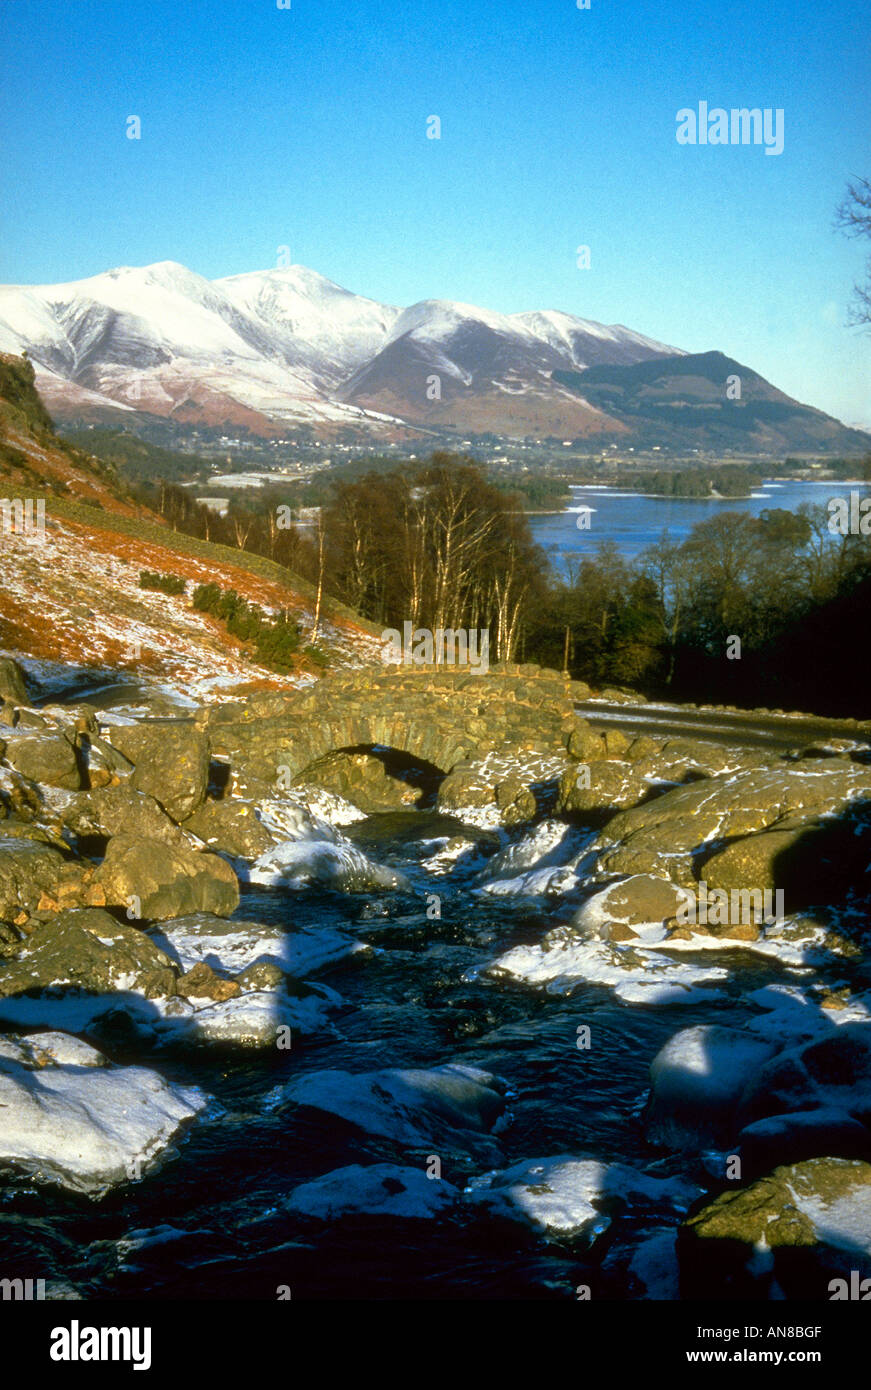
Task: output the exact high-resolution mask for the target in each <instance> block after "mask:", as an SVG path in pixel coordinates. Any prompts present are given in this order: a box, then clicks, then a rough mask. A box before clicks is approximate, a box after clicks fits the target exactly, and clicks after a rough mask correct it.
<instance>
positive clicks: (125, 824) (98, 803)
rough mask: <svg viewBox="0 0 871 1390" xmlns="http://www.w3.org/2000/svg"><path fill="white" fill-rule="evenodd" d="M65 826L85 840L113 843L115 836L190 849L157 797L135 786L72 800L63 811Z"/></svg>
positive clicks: (93, 793)
mask: <svg viewBox="0 0 871 1390" xmlns="http://www.w3.org/2000/svg"><path fill="white" fill-rule="evenodd" d="M62 814H63V820H64V824H65V825H66V826H68V828H69V829H70V830H72V831H73V833H74V834H75V835H77V836H79V837H80V838H83V839H91V838H93V839H97V840H111V839H112V838H113V836H115V835H128V836H134V837H137V838H140V839H143V840H160V841H161V842H162V843H164V844H167V845H182V846H186V845H189V841H188V840H187V839H186V838H185V836H184V834H183V833H182V831H181V830H179V828H178V826H177V825H175V824H174V823H173V822H172V821H171V820H170V818H169V816H168V815H167V814H166V812H165V811H164V810H163V808H162V807H161V806H160V805H159V803H158V802H157V801H155V799H154V797H152V796H147V795H146V794H145V793H144V792H139V791H135V790H134V788H133V787H131V786H126V785H125V786H119V787H100V788H98V789H97V790H95V791H88V792H80V793H79V795H78V796H74V797H70V800H69V801H68V802H67V804H66V806H64V808H63V812H62Z"/></svg>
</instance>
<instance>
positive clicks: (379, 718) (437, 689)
mask: <svg viewBox="0 0 871 1390" xmlns="http://www.w3.org/2000/svg"><path fill="white" fill-rule="evenodd" d="M589 693H590V691H589V687H588V686H586V685H583V684H582V683H580V682H577V681H570V680H569V679H568V677H563V676H562V675H561V674H560V673H559V672H557V671H549V670H541V669H540V668H539V667H537V666H514V665H512V666H498V667H491V669H490V670H489V671H488V672H486V673H481V674H473V673H471V672H470V671H469V670H468V668H466V669H464V668H462V667H456V668H453V667H445V666H441V667H435V668H433V667H427V668H423V669H421V668H418V669H412V670H408V669H407V668H399V669H398V670H397V669H395V668H394V669H390V668H388V669H387V670H385V669H384V668H382V667H377V668H367V669H365V670H362V671H353V672H342V673H337V674H332V675H328V676H326V677H324V678H323V679H322V680H320V681H318V683H317V684H316V685H314V686H308V687H306V688H305V689H303V690H298V691H289V692H286V691H282V692H265V693H261V694H256V695H252V696H250V697H248V698H247V699H245V700H240V701H233V702H230V703H226V704H222V705H218V706H212V707H209V708H205V709H203V710H201V711H200V713H199V714H198V716H197V722H198V723H200V724H203V725H205V726H206V727H207V728H208V732H209V736H210V740H211V746H212V751H213V752H214V753H217V754H222V755H224V756H229V758H230V760H231V762H232V763H233V764H235V765H236V766H237V767H239V768H242V769H244V771H245V773H246V774H247V775H248V776H249V777H255V778H257V779H258V780H260V781H262V782H266V783H269V784H271V785H273V786H274V785H275V783H276V781H279V782H280V783H282V784H283V785H285V786H286V785H289V783H290V782H291V781H293V780H294V779H296V778H298V777H299V776H300V774H302V773H304V772H305V770H306V769H307V768H309V767H311V765H312V764H313V763H316V762H318V761H320V760H321V759H322V758H325V757H327V756H328V755H329V754H331V753H336V752H339V751H341V750H344V749H358V748H368V747H372V746H379V747H384V748H390V749H395V750H397V751H399V752H402V753H406V754H409V755H410V756H411V757H412V758H414V759H415V760H419V761H421V762H423V763H429V764H432V765H433V766H434V767H435V768H437V769H438V770H439V771H440V772H442V773H449V772H450V771H451V770H452V769H454V768H456V767H457V765H458V764H461V763H466V762H469V761H474V760H476V759H479V758H482V757H484V756H485V755H486V754H487V753H489V752H492V751H496V750H499V749H507V748H511V749H512V750H521V749H526V750H530V751H532V752H536V753H544V754H547V753H558V752H562V753H564V752H565V750H566V746H567V742H568V739H569V737H570V736H571V734H572V731H573V730H575V729H577V728H578V727H579V726H580V725H581V724H582V721H580V720H578V719H577V717H576V715H575V712H574V702H575V700H578V699H583V698H584V697H585V696H588V695H589Z"/></svg>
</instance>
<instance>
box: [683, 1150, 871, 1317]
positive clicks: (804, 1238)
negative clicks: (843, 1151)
mask: <svg viewBox="0 0 871 1390" xmlns="http://www.w3.org/2000/svg"><path fill="white" fill-rule="evenodd" d="M678 1251H679V1257H680V1264H681V1288H682V1294H683V1296H684V1297H687V1296H691V1297H693V1298H706V1297H707V1298H710V1297H720V1298H721V1297H723V1296H724V1295H725V1296H727V1297H733V1298H734V1297H742V1296H743V1297H752V1296H755V1297H757V1298H758V1297H759V1295H760V1284H767V1285H768V1287H769V1289H773V1290H774V1291H775V1296H777V1297H780V1298H783V1297H787V1298H791V1297H804V1298H816V1299H826V1298H828V1297H829V1296H830V1287H829V1283H828V1280H829V1278H830V1276H831V1274H832V1273H833V1272H835V1271H837V1272H839V1273H842V1274H846V1276H847V1278H849V1271H850V1269H851V1268H852V1269H855V1268H856V1267H857V1262H858V1265H859V1267H860V1268H862V1267H863V1266H864V1265H865V1264H867V1262H868V1259H869V1257H871V1164H868V1163H865V1162H862V1161H860V1160H856V1159H842V1158H832V1157H820V1158H811V1159H807V1160H806V1161H804V1162H802V1163H795V1164H790V1165H786V1166H782V1167H779V1168H776V1169H775V1170H774V1172H773V1173H770V1174H769V1175H768V1176H766V1177H764V1178H760V1179H758V1180H757V1181H756V1182H754V1183H751V1185H750V1186H749V1187H745V1188H742V1189H740V1190H739V1191H737V1192H724V1193H723V1194H722V1195H721V1196H719V1197H717V1198H715V1199H714V1201H712V1202H706V1203H705V1205H704V1206H703V1207H702V1208H701V1210H700V1211H697V1212H696V1213H695V1214H694V1215H693V1216H691V1217H690V1218H689V1219H688V1220H687V1221H686V1222H685V1223H684V1225H683V1227H682V1228H681V1231H680V1234H679V1240H678Z"/></svg>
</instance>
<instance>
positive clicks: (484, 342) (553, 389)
mask: <svg viewBox="0 0 871 1390" xmlns="http://www.w3.org/2000/svg"><path fill="white" fill-rule="evenodd" d="M0 351H6V352H11V353H22V352H26V353H27V354H28V355H29V357H30V358H31V360H32V362H33V364H34V368H35V371H36V379H37V384H38V387H39V390H40V393H41V395H42V396H43V398H44V400H45V401H46V404H47V406H48V408H49V410H50V412H51V414H52V415H53V416H54V417H55V418H56V419H58V420H59V422H61V423H63V424H66V425H74V424H79V425H80V424H90V423H101V424H105V423H110V424H115V425H118V424H121V425H123V424H127V425H129V426H130V427H132V428H133V429H134V430H135V428H136V425H137V423H141V422H143V421H153V420H156V419H161V420H164V421H170V422H173V423H177V424H179V425H181V426H183V427H185V428H194V427H197V428H202V427H206V428H208V429H210V430H211V431H212V432H213V433H214V432H215V431H222V432H224V433H229V434H232V435H248V436H253V437H259V438H264V439H274V440H280V439H282V438H286V437H288V436H300V437H301V438H302V439H303V440H305V439H312V438H318V439H321V440H324V441H330V440H336V441H341V442H345V443H351V444H366V445H369V444H375V445H377V444H379V443H382V444H383V443H408V442H410V443H414V442H415V441H419V440H420V438H421V436H422V435H424V436H426V435H431V434H433V433H436V434H440V435H442V436H454V437H459V438H460V439H461V438H462V437H463V436H468V435H473V436H474V435H479V436H480V435H491V436H493V435H495V436H498V437H503V438H509V439H521V440H523V439H534V440H541V439H553V438H556V439H559V440H563V439H571V440H575V441H577V442H578V443H579V444H580V445H581V446H587V447H595V446H596V445H597V444H599V443H601V444H603V445H604V444H607V443H609V442H616V443H618V444H626V445H627V446H630V445H631V446H632V447H642V448H644V447H653V446H654V445H656V444H658V445H660V446H664V447H672V446H674V447H676V448H701V449H703V450H704V449H706V448H724V449H727V450H735V451H737V452H742V451H744V450H749V451H750V452H771V451H775V452H776V451H779V450H781V449H784V448H785V449H792V450H796V449H805V448H807V449H811V450H816V451H821V452H835V451H840V452H844V451H848V452H849V451H852V450H856V449H858V450H860V451H862V450H867V448H868V445H869V440H871V436H866V435H864V434H863V432H862V431H857V430H850V429H848V428H847V427H845V426H844V425H842V424H841V423H840V422H839V421H837V420H834V419H833V418H832V417H831V416H828V415H826V414H825V413H824V412H822V411H818V410H814V409H813V408H812V407H808V406H803V405H801V403H799V402H795V401H792V400H791V398H789V397H788V396H786V395H784V393H783V392H780V391H778V389H777V388H776V387H775V386H773V385H772V384H771V383H769V382H766V381H765V379H764V378H762V377H760V376H759V374H758V373H755V372H753V371H752V370H751V369H750V368H749V367H744V366H742V365H741V364H740V363H736V362H735V359H732V358H728V359H726V358H725V355H724V354H720V356H722V357H723V358H724V360H728V361H729V362H732V363H733V364H734V366H735V368H736V369H737V371H738V374H739V375H742V379H744V380H745V381H746V383H747V390H748V394H745V396H744V397H743V399H742V401H741V402H740V403H739V402H732V401H731V400H729V401H728V408H727V403H726V402H727V398H726V397H725V395H724V394H722V393H721V387H722V380H721V376H722V374H721V372H720V370H719V366H718V365H717V364H716V363H713V358H712V354H710V353H697V354H691V353H687V352H685V351H684V350H683V349H682V348H679V347H674V346H670V345H669V344H666V343H663V342H660V341H658V340H657V339H654V338H650V337H648V336H646V335H645V334H642V333H639V332H637V331H636V330H634V329H631V328H627V327H626V326H625V325H622V324H610V325H608V324H602V323H598V322H596V321H595V320H590V319H583V318H580V317H578V316H576V315H572V314H568V313H565V312H564V311H562V310H559V309H544V310H528V311H523V312H520V313H514V314H502V313H498V312H497V311H495V310H490V309H485V308H481V307H479V306H476V305H473V304H468V303H464V302H462V301H459V300H450V299H422V300H419V301H417V302H416V303H415V304H412V305H408V306H406V307H405V308H402V307H400V306H397V305H390V304H383V303H380V302H379V301H378V300H374V299H369V298H367V297H366V296H364V295H358V294H355V293H354V292H353V291H350V290H347V289H345V288H343V287H342V286H341V285H338V284H336V283H335V282H334V281H332V280H329V279H328V278H327V277H326V276H323V275H321V274H320V273H319V272H317V271H315V270H311V269H310V268H309V267H307V266H302V265H291V266H283V267H277V268H272V269H269V270H262V271H249V272H242V273H241V274H237V275H230V276H224V277H220V278H218V279H215V280H207V279H206V278H205V277H204V276H201V275H199V274H198V273H197V272H196V271H192V270H190V269H189V268H188V267H186V266H184V265H182V264H181V263H180V262H178V261H172V260H165V261H157V262H154V263H153V264H151V265H148V266H142V267H136V266H119V267H116V268H114V269H112V270H108V271H103V272H100V273H99V274H97V275H93V276H90V277H87V278H85V279H82V280H77V281H67V282H62V283H59V284H56V285H29V286H17V285H2V286H0ZM714 357H716V353H715V354H714ZM681 362H682V363H683V364H684V365H683V367H679V366H677V365H672V366H669V367H668V368H667V369H664V372H660V373H659V378H660V384H659V386H657V387H653V386H651V384H650V383H651V382H652V380H653V378H651V377H649V374H648V377H647V378H638V374H637V372H636V373H635V375H634V376H633V375H632V373H633V371H634V369H636V368H638V367H641V366H645V365H646V366H647V368H648V369H649V370H652V371H653V372H654V376H656V375H657V371H658V369H657V366H656V364H657V363H659V364H665V363H671V364H679V363H681ZM603 373H604V376H603V375H602V374H603ZM626 373H629V375H626ZM645 381H646V382H647V385H644V382H645ZM721 396H722V398H721ZM748 405H749V406H750V408H749V409H748ZM776 405H779V406H780V407H782V409H781V410H780V411H779V412H778V410H776V409H775V408H774V407H775V406H776ZM733 406H734V408H731V407H733ZM291 442H296V440H294V439H292V440H291Z"/></svg>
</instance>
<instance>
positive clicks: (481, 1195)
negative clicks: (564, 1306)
mask: <svg viewBox="0 0 871 1390" xmlns="http://www.w3.org/2000/svg"><path fill="white" fill-rule="evenodd" d="M697 1192H698V1189H697V1188H696V1187H695V1186H693V1185H691V1184H689V1183H686V1182H684V1180H683V1179H681V1178H652V1177H649V1176H648V1175H647V1174H646V1173H641V1172H639V1171H638V1170H637V1169H634V1168H629V1167H627V1166H626V1165H625V1164H622V1163H614V1164H608V1163H600V1162H599V1161H597V1160H596V1159H591V1158H567V1157H566V1156H565V1155H564V1154H563V1155H560V1156H558V1157H556V1158H533V1159H524V1160H523V1161H522V1162H521V1163H515V1164H514V1165H513V1166H512V1167H510V1168H505V1169H503V1170H502V1171H500V1172H496V1173H487V1174H485V1175H484V1176H483V1177H481V1178H473V1179H472V1181H471V1183H470V1184H469V1186H468V1188H467V1190H466V1198H467V1200H469V1201H470V1202H472V1203H473V1204H475V1205H477V1206H483V1207H485V1208H486V1209H487V1210H488V1211H489V1212H490V1214H491V1215H494V1216H498V1217H501V1218H503V1219H505V1220H508V1221H512V1222H515V1223H518V1224H520V1225H522V1226H526V1227H528V1228H529V1229H530V1230H532V1231H536V1232H542V1231H544V1232H546V1233H547V1234H548V1235H550V1236H553V1237H558V1238H562V1239H565V1238H567V1237H571V1238H577V1237H585V1238H588V1239H589V1238H591V1237H594V1236H596V1235H599V1234H601V1233H602V1232H603V1231H604V1230H605V1229H606V1228H607V1227H608V1226H609V1225H610V1218H611V1216H612V1215H614V1214H615V1213H617V1212H619V1211H625V1210H627V1209H629V1208H632V1209H634V1210H637V1209H646V1210H648V1211H654V1210H657V1209H659V1210H662V1209H663V1208H666V1209H669V1208H671V1209H674V1208H675V1207H676V1208H677V1209H679V1210H681V1211H686V1210H687V1208H688V1207H689V1205H690V1203H691V1202H692V1200H693V1198H694V1197H695V1196H696V1194H697Z"/></svg>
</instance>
